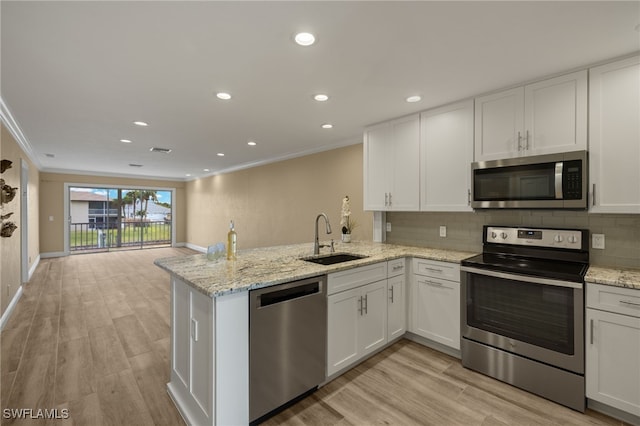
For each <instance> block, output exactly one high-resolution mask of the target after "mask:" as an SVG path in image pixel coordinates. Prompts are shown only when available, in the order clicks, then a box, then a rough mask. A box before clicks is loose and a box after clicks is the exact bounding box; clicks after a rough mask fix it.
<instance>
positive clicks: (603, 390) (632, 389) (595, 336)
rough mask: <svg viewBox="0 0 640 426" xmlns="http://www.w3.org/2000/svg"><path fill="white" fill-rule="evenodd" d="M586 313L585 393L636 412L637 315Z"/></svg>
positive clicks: (639, 378)
mask: <svg viewBox="0 0 640 426" xmlns="http://www.w3.org/2000/svg"><path fill="white" fill-rule="evenodd" d="M586 313H587V315H586V317H587V333H586V334H587V342H586V372H585V380H586V388H587V397H588V398H591V399H593V400H596V401H599V402H602V403H604V404H607V405H609V406H611V407H615V408H618V409H620V410H623V411H625V412H627V413H631V414H633V415H636V416H640V362H639V360H640V318H635V317H631V316H627V315H620V314H614V313H610V312H603V311H599V310H596V309H587V310H586Z"/></svg>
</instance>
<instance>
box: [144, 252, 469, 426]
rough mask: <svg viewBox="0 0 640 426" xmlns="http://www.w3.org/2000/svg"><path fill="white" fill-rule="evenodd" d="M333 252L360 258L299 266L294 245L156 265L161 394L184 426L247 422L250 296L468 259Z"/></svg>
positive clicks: (461, 255)
mask: <svg viewBox="0 0 640 426" xmlns="http://www.w3.org/2000/svg"><path fill="white" fill-rule="evenodd" d="M335 250H336V252H337V253H342V252H349V253H354V254H358V255H361V256H367V257H365V258H362V259H357V260H353V261H349V262H344V263H338V264H334V265H328V266H323V265H318V264H315V263H311V262H307V261H305V260H302V258H305V257H309V256H310V255H311V254H312V253H313V244H298V245H290V246H278V247H268V248H259V249H250V250H243V251H239V252H238V259H237V260H236V261H226V260H218V261H210V260H208V259H207V256H206V254H197V255H193V256H186V257H177V258H167V259H158V260H156V261H155V264H156V265H157V266H159V267H161V268H162V269H165V270H166V271H168V272H169V273H170V274H171V295H172V300H171V321H172V329H171V381H170V383H169V384H168V389H169V393H170V395H171V397H172V398H173V400H174V402H175V403H176V405H177V406H178V409H179V410H180V411H181V413H182V415H183V417H184V418H185V419H186V420H187V422H188V423H191V424H211V425H213V424H248V423H249V401H248V399H249V396H248V395H249V389H248V388H249V371H248V366H249V343H248V342H249V291H250V290H254V289H258V288H262V287H268V286H273V285H276V284H281V283H286V282H291V281H297V280H301V279H305V278H310V277H317V276H321V275H327V274H330V273H340V272H341V271H347V270H350V269H354V268H360V267H365V268H366V267H367V266H370V265H376V264H381V263H384V266H385V271H386V262H387V261H390V260H394V259H403V265H404V259H405V258H409V257H413V258H422V259H430V260H433V261H440V262H449V263H451V264H459V263H460V261H461V260H462V259H465V258H467V257H469V256H472V255H473V253H469V252H458V251H449V250H438V249H431V248H422V247H407V246H398V245H391V244H382V243H368V242H353V243H350V244H343V243H335ZM326 251H328V250H326ZM326 251H325V254H326ZM456 266H457V265H456ZM385 274H386V272H385ZM385 278H386V275H385Z"/></svg>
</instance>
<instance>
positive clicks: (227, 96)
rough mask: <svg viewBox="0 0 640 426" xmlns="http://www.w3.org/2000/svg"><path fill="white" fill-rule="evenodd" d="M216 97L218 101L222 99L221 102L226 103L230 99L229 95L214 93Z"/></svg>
mask: <svg viewBox="0 0 640 426" xmlns="http://www.w3.org/2000/svg"><path fill="white" fill-rule="evenodd" d="M216 96H217V97H218V99H222V100H223V101H228V100H229V99H231V95H230V94H229V93H227V92H218V93H216Z"/></svg>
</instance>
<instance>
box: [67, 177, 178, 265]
mask: <svg viewBox="0 0 640 426" xmlns="http://www.w3.org/2000/svg"><path fill="white" fill-rule="evenodd" d="M69 214H70V221H69V248H70V250H71V252H75V253H78V252H81V251H82V252H86V251H106V250H114V249H127V248H129V249H131V248H145V247H152V246H153V247H161V246H169V245H171V191H161V190H147V189H124V188H82V187H71V188H69Z"/></svg>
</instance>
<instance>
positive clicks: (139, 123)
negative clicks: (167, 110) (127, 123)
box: [133, 121, 149, 127]
mask: <svg viewBox="0 0 640 426" xmlns="http://www.w3.org/2000/svg"><path fill="white" fill-rule="evenodd" d="M133 124H135V125H136V126H140V127H147V126H148V125H149V124H147V123H145V122H144V121H134V122H133Z"/></svg>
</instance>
